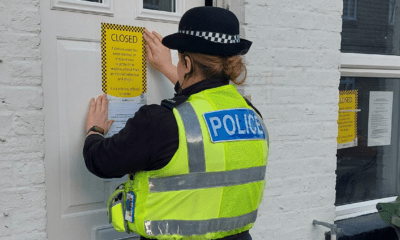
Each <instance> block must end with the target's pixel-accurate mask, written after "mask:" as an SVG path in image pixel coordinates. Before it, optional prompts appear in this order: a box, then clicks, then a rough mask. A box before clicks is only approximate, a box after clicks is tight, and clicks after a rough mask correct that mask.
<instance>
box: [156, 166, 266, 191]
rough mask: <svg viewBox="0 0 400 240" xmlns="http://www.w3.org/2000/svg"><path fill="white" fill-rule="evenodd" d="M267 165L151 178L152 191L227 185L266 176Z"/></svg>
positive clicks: (243, 182) (259, 179)
mask: <svg viewBox="0 0 400 240" xmlns="http://www.w3.org/2000/svg"><path fill="white" fill-rule="evenodd" d="M265 170H266V166H261V167H253V168H245V169H239V170H232V171H224V172H206V173H190V174H185V175H178V176H171V177H163V178H149V188H150V192H168V191H180V190H189V189H202V188H213V187H227V186H234V185H241V184H246V183H251V182H257V181H262V180H264V178H265Z"/></svg>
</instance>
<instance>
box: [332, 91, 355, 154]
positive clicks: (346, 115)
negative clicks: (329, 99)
mask: <svg viewBox="0 0 400 240" xmlns="http://www.w3.org/2000/svg"><path fill="white" fill-rule="evenodd" d="M357 107H358V91H357V90H351V91H340V93H339V119H338V127H339V129H338V137H337V143H338V148H347V147H355V146H357V144H358V143H357V112H358V111H360V110H359V109H357Z"/></svg>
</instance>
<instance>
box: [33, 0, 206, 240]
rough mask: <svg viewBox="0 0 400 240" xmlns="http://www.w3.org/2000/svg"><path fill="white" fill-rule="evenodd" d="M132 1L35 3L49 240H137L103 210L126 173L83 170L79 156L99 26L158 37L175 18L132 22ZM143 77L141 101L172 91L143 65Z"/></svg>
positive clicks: (97, 79)
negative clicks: (106, 175)
mask: <svg viewBox="0 0 400 240" xmlns="http://www.w3.org/2000/svg"><path fill="white" fill-rule="evenodd" d="M93 4H94V5H93ZM96 4H99V5H96ZM136 5H137V2H136V1H132V0H118V1H115V0H103V3H102V4H101V3H95V2H87V3H85V1H78V0H51V1H49V0H41V6H40V10H41V18H42V20H41V26H42V33H41V38H42V43H41V49H42V62H43V90H44V101H45V105H44V113H45V139H46V146H45V167H46V188H47V195H46V204H47V217H48V219H47V220H48V221H47V231H48V239H49V240H53V239H54V240H60V239H68V240H70V239H74V240H75V239H76V240H81V239H82V240H91V239H92V240H96V239H102V240H108V239H138V237H137V235H133V234H131V235H128V234H124V233H118V232H116V231H115V230H114V229H113V228H112V227H111V226H110V225H109V224H108V218H107V214H106V202H107V200H108V196H109V195H110V193H112V192H113V191H114V189H115V188H116V187H117V186H118V185H119V184H120V183H121V182H123V181H124V180H125V179H126V178H123V179H113V180H103V179H100V178H98V177H96V176H94V175H92V174H91V173H90V172H89V171H88V170H87V169H86V166H85V163H84V159H83V156H82V148H83V144H84V140H85V119H86V113H87V108H88V104H89V101H90V99H91V98H92V97H96V96H98V95H100V94H101V93H102V92H101V51H100V40H101V39H100V36H101V32H100V30H101V23H102V22H107V23H115V24H124V25H134V26H141V27H146V28H148V29H149V30H153V31H157V32H159V33H160V34H161V35H163V36H165V35H167V34H171V33H174V32H177V29H178V25H177V23H171V22H169V23H168V22H159V21H158V22H156V21H152V20H146V21H144V20H137V19H135V11H136V9H135V7H136ZM183 6H185V8H186V9H188V8H192V7H195V6H204V0H191V1H189V0H185V1H184V4H183ZM101 9H102V10H101ZM61 10H62V11H61ZM102 11H103V12H102ZM177 61H178V59H177V52H176V51H173V62H174V63H175V64H176V63H177ZM147 80H148V92H147V103H148V104H152V103H156V104H159V103H160V101H161V100H162V99H165V98H171V97H172V96H173V93H174V91H173V85H172V84H171V83H170V82H169V80H168V79H166V78H165V77H164V76H162V75H161V74H160V73H159V72H157V71H155V70H154V69H153V68H152V67H151V65H150V64H148V71H147Z"/></svg>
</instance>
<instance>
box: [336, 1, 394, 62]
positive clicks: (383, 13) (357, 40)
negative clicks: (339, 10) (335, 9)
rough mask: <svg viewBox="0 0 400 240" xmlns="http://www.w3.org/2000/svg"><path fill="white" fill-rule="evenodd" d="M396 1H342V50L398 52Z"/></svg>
mask: <svg viewBox="0 0 400 240" xmlns="http://www.w3.org/2000/svg"><path fill="white" fill-rule="evenodd" d="M399 7H400V0H358V1H357V0H343V29H342V47H341V50H342V52H346V53H367V54H385V55H400V50H399V46H400V16H397V15H399V14H400V9H399Z"/></svg>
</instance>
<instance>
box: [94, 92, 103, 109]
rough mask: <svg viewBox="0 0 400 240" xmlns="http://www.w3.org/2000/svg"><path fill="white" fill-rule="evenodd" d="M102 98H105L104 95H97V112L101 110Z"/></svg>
mask: <svg viewBox="0 0 400 240" xmlns="http://www.w3.org/2000/svg"><path fill="white" fill-rule="evenodd" d="M102 100H103V95H100V96H98V97H97V99H96V110H95V112H97V111H101V103H102Z"/></svg>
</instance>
